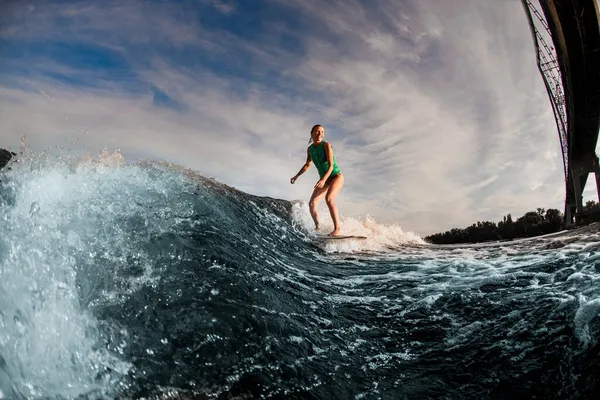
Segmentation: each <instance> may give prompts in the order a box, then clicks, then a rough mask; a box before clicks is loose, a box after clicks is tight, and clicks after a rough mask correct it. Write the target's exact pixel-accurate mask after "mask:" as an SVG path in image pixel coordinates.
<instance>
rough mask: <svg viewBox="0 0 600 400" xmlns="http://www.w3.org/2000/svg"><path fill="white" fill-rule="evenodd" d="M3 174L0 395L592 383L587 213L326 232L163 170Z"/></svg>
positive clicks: (285, 209) (385, 391)
mask: <svg viewBox="0 0 600 400" xmlns="http://www.w3.org/2000/svg"><path fill="white" fill-rule="evenodd" d="M0 180H1V181H2V183H1V184H0V390H1V392H2V395H1V396H0V397H4V398H16V399H19V398H22V399H48V398H51V399H75V398H79V399H85V398H89V399H96V398H106V399H112V398H153V399H159V398H160V399H166V398H200V399H202V398H207V399H208V398H219V399H220V398H223V399H229V398H295V399H331V398H340V399H348V398H353V399H403V398H407V399H417V398H419V399H420V398H435V399H442V398H445V399H456V398H461V399H462V398H474V399H475V398H478V399H480V398H510V397H513V398H514V397H515V396H516V397H526V398H560V399H580V398H581V399H590V398H595V396H597V395H598V394H599V392H600V390H599V389H600V383H599V378H598V377H599V376H600V358H599V355H600V354H599V353H600V347H599V344H598V339H599V338H600V317H599V314H600V285H599V282H598V279H599V277H600V252H599V249H600V235H599V233H598V229H597V228H595V227H588V228H586V229H583V230H578V231H571V232H568V233H566V232H565V233H561V234H556V235H552V236H548V237H544V238H538V239H531V240H523V241H520V242H513V243H495V244H488V245H471V246H434V245H429V244H426V243H424V242H423V241H422V240H421V239H420V238H419V237H418V236H416V235H414V234H411V233H408V232H404V231H402V229H401V228H399V227H397V226H389V225H382V224H378V223H377V222H375V221H373V220H370V219H352V218H348V219H346V220H345V221H344V225H343V228H344V230H345V231H346V232H347V233H352V234H361V235H366V236H369V239H368V240H366V241H361V242H357V241H345V242H340V243H338V242H334V243H331V244H327V245H324V244H322V243H320V242H318V241H316V239H315V233H314V232H313V231H312V227H311V224H310V217H309V215H308V210H307V208H306V205H305V204H304V203H302V202H295V203H294V204H291V203H289V202H286V201H283V200H274V199H268V198H259V197H255V196H251V195H248V194H245V193H242V192H239V191H237V190H235V189H233V188H229V187H227V186H225V185H222V184H219V183H217V182H215V181H212V180H209V179H206V178H203V177H201V176H199V175H197V174H194V173H192V172H190V171H184V170H182V169H180V168H177V167H174V166H169V165H162V164H138V165H127V164H125V163H123V162H122V161H121V160H119V158H118V157H112V158H111V157H108V156H105V157H103V158H100V159H99V160H88V161H81V160H79V161H77V162H75V161H72V162H64V161H62V162H58V161H52V162H48V161H45V162H42V161H40V160H39V159H38V160H33V159H31V160H29V161H24V162H21V163H19V164H18V165H15V166H13V168H12V170H10V171H4V172H2V173H0ZM324 215H326V213H325V214H324ZM326 228H327V227H326Z"/></svg>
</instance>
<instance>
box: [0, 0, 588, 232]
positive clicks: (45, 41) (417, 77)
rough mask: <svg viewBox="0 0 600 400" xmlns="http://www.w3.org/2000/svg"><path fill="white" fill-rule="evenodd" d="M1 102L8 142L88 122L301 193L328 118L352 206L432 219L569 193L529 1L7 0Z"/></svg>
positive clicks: (94, 140) (169, 155)
mask: <svg viewBox="0 0 600 400" xmlns="http://www.w3.org/2000/svg"><path fill="white" fill-rule="evenodd" d="M0 120H2V127H1V129H2V135H1V136H2V143H0V147H4V148H10V149H13V150H16V149H18V146H19V140H20V136H21V135H22V134H26V135H27V142H28V143H29V145H30V147H31V148H32V149H34V150H40V151H41V150H46V149H49V148H51V147H55V146H59V147H60V146H62V147H68V145H69V144H70V143H72V142H74V141H77V143H78V144H79V146H82V147H83V148H86V149H88V150H91V151H95V150H98V149H102V148H104V147H106V148H108V149H109V150H113V149H119V150H120V151H121V153H122V154H123V155H124V156H125V157H126V158H127V159H128V160H130V161H135V160H138V159H158V160H168V161H171V162H174V163H177V164H180V165H183V166H185V167H188V168H191V169H194V170H196V171H199V172H201V173H203V174H204V175H207V176H213V177H216V178H218V179H219V180H221V181H222V182H224V183H227V184H229V185H232V186H235V187H237V188H239V189H241V190H244V191H247V192H250V193H253V194H257V195H267V196H273V197H278V198H284V199H289V200H293V199H304V200H308V198H309V196H310V193H311V190H312V187H313V185H314V183H315V182H316V181H317V180H318V176H317V173H316V170H315V169H314V168H313V169H311V170H309V171H308V172H307V173H305V174H304V175H303V176H301V177H300V179H299V180H298V182H297V183H296V184H295V185H290V183H289V178H290V177H291V176H293V175H294V174H295V173H296V172H297V171H298V170H299V169H300V167H301V166H302V164H303V162H304V159H305V154H306V146H307V145H308V138H309V130H310V127H311V126H312V125H314V124H315V123H321V124H323V125H324V126H325V130H326V131H325V139H326V140H328V141H330V142H331V143H332V145H333V147H334V151H335V154H336V158H337V160H338V163H339V165H340V167H341V169H342V171H343V172H344V175H345V181H346V183H345V186H344V188H343V189H342V192H341V194H340V196H339V198H338V205H339V207H340V212H341V215H342V216H352V217H364V216H366V215H370V216H373V217H374V218H375V219H376V220H377V221H378V222H384V223H397V224H399V225H401V226H402V227H403V228H404V229H405V230H412V231H415V232H417V233H419V234H422V235H425V234H429V233H434V232H438V231H443V230H446V229H450V228H452V227H458V226H465V225H469V224H471V223H472V222H475V221H477V220H494V221H497V220H499V219H501V218H502V216H503V215H505V214H507V213H512V214H513V216H516V215H521V214H522V213H524V212H526V211H529V210H532V209H535V208H537V207H545V208H549V207H555V208H559V209H561V210H562V207H563V205H562V202H563V198H564V185H563V175H562V174H563V173H562V164H561V163H562V161H561V156H560V147H559V143H558V136H557V133H556V127H555V124H554V119H553V116H552V112H551V108H550V104H549V101H548V99H547V96H546V92H545V89H544V86H543V83H542V80H541V77H540V75H539V73H538V70H537V67H536V65H535V54H534V51H533V43H532V39H531V36H530V32H529V27H528V25H527V20H526V17H525V14H524V11H523V8H522V6H521V3H520V1H518V0H503V1H501V0H453V1H452V2H449V1H441V0H405V1H394V0H374V1H357V0H328V1H324V0H318V1H317V0H266V1H260V0H256V1H230V0H227V1H226V0H196V1H191V0H189V1H152V0H148V1H133V0H132V1H102V2H100V1H97V2H96V1H94V2H92V1H88V2H85V1H67V0H61V1H35V2H27V1H22V2H0ZM591 182H592V184H591V185H588V188H591V187H592V186H594V185H593V178H592V179H591ZM590 193H591V194H590ZM590 198H594V194H593V192H590V191H589V189H588V190H587V191H586V199H590Z"/></svg>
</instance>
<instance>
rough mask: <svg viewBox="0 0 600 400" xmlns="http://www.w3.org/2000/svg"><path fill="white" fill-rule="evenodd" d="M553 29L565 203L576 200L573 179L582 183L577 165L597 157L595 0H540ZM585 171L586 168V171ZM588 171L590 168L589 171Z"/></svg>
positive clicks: (599, 107)
mask: <svg viewBox="0 0 600 400" xmlns="http://www.w3.org/2000/svg"><path fill="white" fill-rule="evenodd" d="M540 4H541V7H542V10H543V11H544V14H545V16H546V20H547V21H548V25H549V27H550V30H551V33H552V39H553V42H554V47H555V49H556V55H557V59H558V63H559V66H560V70H561V75H562V81H563V86H564V92H565V101H566V109H567V121H568V123H567V136H568V142H569V143H568V160H569V166H570V168H569V169H570V171H569V173H568V177H567V181H566V199H565V205H566V207H571V206H574V204H575V196H576V193H575V189H574V185H573V179H574V178H575V179H578V180H579V183H580V184H581V186H580V187H581V188H582V189H583V188H584V187H585V183H586V181H587V176H588V174H587V173H584V174H582V175H581V176H580V175H579V173H578V172H575V174H573V173H572V172H573V171H574V170H578V171H580V170H581V168H580V166H582V165H584V164H586V163H593V162H594V161H593V160H596V154H595V150H596V143H597V141H598V129H599V127H600V28H599V24H598V9H597V4H596V0H540ZM586 172H587V171H586ZM589 172H591V171H589Z"/></svg>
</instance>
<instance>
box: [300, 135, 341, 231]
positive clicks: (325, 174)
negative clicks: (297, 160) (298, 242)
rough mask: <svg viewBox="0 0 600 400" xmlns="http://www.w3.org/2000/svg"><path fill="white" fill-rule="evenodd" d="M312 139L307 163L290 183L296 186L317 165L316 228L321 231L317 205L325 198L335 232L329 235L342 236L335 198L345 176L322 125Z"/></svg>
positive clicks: (313, 201) (313, 202)
mask: <svg viewBox="0 0 600 400" xmlns="http://www.w3.org/2000/svg"><path fill="white" fill-rule="evenodd" d="M310 136H311V139H310V140H309V142H310V141H312V142H313V143H312V144H311V145H310V146H308V149H306V163H304V166H303V167H302V168H301V169H300V171H299V172H298V173H297V174H296V175H295V176H294V177H293V178H292V179H290V182H291V183H292V184H294V182H296V179H298V177H299V176H300V175H302V174H303V173H304V172H306V170H307V169H308V168H309V167H310V163H311V162H313V163H315V167H317V170H318V171H319V176H320V177H321V179H320V180H319V182H317V184H316V185H315V187H314V191H313V194H312V196H311V197H310V203H309V208H310V215H311V216H312V218H313V221H315V227H316V229H317V230H319V215H318V214H317V205H318V204H319V201H321V200H322V199H323V197H325V202H326V203H327V207H328V208H329V212H330V213H331V219H333V231H332V232H330V233H329V235H330V236H337V235H339V234H340V217H339V214H338V209H337V207H336V205H335V197H336V196H337V194H338V193H339V191H340V189H341V188H342V186H343V185H344V176H343V175H342V173H341V172H340V168H339V167H338V165H337V163H336V161H335V156H334V155H333V148H332V147H331V144H329V143H327V142H326V141H324V140H323V137H324V136H325V129H324V128H323V126H322V125H315V126H313V128H312V129H311V131H310Z"/></svg>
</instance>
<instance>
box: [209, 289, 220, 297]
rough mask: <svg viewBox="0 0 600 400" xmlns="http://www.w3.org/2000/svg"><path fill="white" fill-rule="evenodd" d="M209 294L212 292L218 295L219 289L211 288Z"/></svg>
mask: <svg viewBox="0 0 600 400" xmlns="http://www.w3.org/2000/svg"><path fill="white" fill-rule="evenodd" d="M210 294H212V295H213V296H216V295H218V294H219V289H212V290H211V291H210Z"/></svg>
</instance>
